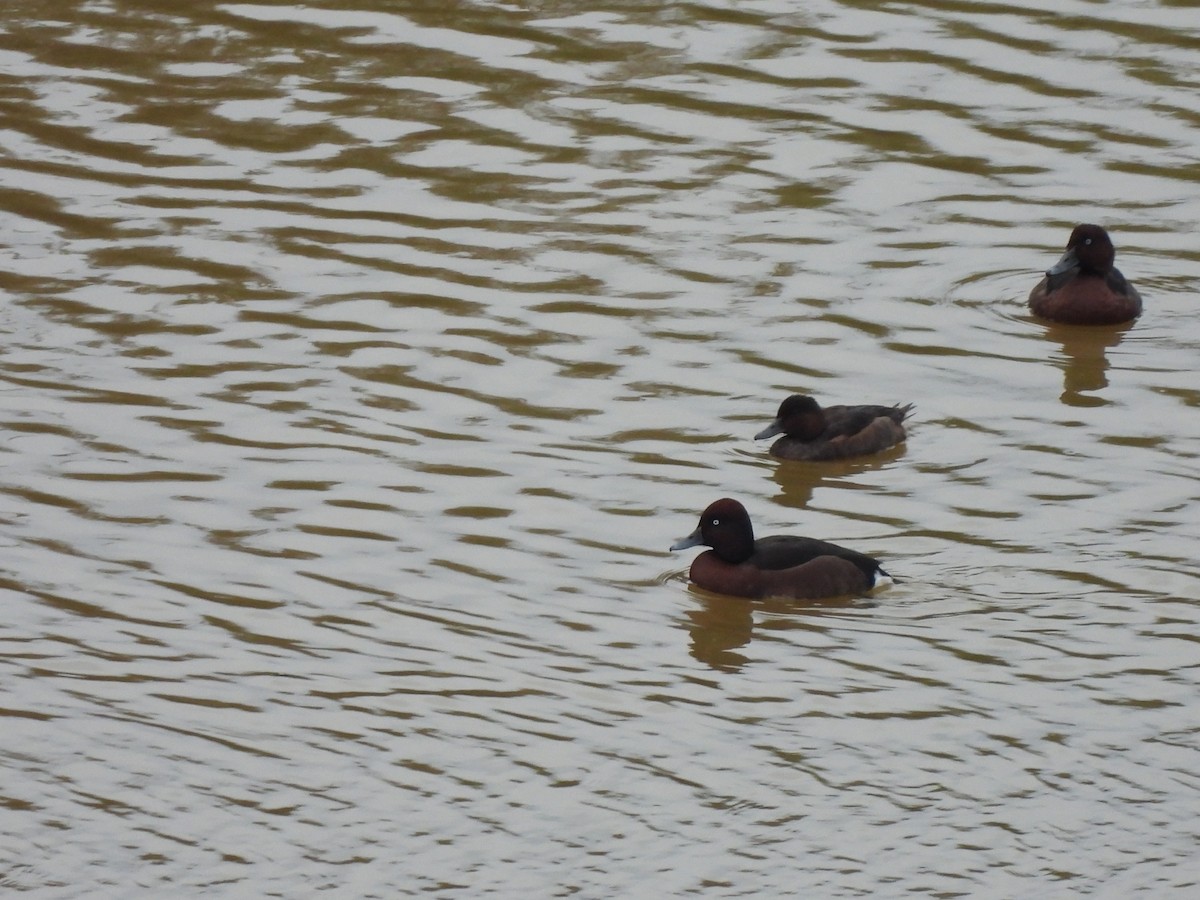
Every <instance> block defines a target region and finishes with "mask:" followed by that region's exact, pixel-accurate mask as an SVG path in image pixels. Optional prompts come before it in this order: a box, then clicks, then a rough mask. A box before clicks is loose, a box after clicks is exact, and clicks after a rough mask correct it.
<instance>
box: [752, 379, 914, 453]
mask: <svg viewBox="0 0 1200 900" xmlns="http://www.w3.org/2000/svg"><path fill="white" fill-rule="evenodd" d="M912 408H913V406H912V404H911V403H909V404H908V405H906V406H898V405H897V406H865V405H864V406H826V407H822V406H821V405H820V404H818V403H817V401H816V400H814V399H813V398H812V397H806V396H803V395H801V394H793V395H792V396H790V397H788V398H787V399H786V400H784V401H783V403H781V404H780V406H779V413H778V414H777V415H776V416H775V421H774V422H772V423H771V424H770V425H768V426H767V427H766V428H764V429H763V430H762V431H760V432H759V433H758V434H756V435H755V436H754V437H755V439H756V440H761V439H762V438H768V437H774V436H775V435H777V434H782V435H783V437H781V438H780V439H779V440H777V441H776V442H775V443H774V444H772V445H771V455H772V456H775V457H778V458H779V459H796V460H808V461H811V462H817V461H820V460H829V459H846V458H848V457H852V456H869V455H871V454H872V453H879V452H880V451H881V450H886V449H887V448H888V447H894V446H895V445H896V444H899V443H901V442H903V441H904V440H906V439H907V437H908V434H907V432H905V430H904V419H905V417H907V416H908V414H909V413H910V412H912Z"/></svg>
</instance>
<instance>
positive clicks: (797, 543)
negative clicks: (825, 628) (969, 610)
mask: <svg viewBox="0 0 1200 900" xmlns="http://www.w3.org/2000/svg"><path fill="white" fill-rule="evenodd" d="M699 546H706V547H711V548H712V549H710V550H706V551H705V552H704V553H701V554H700V555H699V556H697V557H696V558H695V560H693V561H692V567H691V571H690V573H689V576H690V578H691V580H692V583H693V584H695V585H696V586H698V587H701V588H704V589H705V590H707V591H712V592H713V593H716V594H727V595H729V596H731V597H746V598H749V599H760V598H763V597H786V598H791V599H795V600H822V599H829V598H832V597H843V596H852V595H861V594H865V593H867V592H868V591H869V590H871V588H873V587H874V586H875V579H876V577H877V576H879V575H883V576H885V577H888V578H890V577H891V576H890V575H888V573H887V572H885V571H884V570H883V567H882V566H880V564H879V561H878V560H876V559H874V558H873V557H870V556H867V555H866V554H865V553H859V552H857V551H855V550H849V549H847V548H846V547H839V546H838V545H837V544H831V543H829V542H828V541H820V540H817V539H815V538H807V537H793V536H790V535H775V536H771V537H765V538H759V539H758V540H755V539H754V528H753V526H751V524H750V515H749V513H747V512H746V508H745V507H744V506H742V504H740V503H739V502H738V501H736V500H732V499H730V498H728V497H726V498H723V499H721V500H717V501H716V502H714V503H711V504H709V506H708V508H707V509H705V510H704V512H703V513H702V514H701V516H700V524H699V525H698V526H697V527H696V530H695V531H693V532H692V533H691V534H689V535H688V536H687V537H685V538H683V539H681V540H679V541H677V542H675V543H674V544H672V545H671V549H672V550H685V549H687V548H688V547H699ZM893 580H894V579H893Z"/></svg>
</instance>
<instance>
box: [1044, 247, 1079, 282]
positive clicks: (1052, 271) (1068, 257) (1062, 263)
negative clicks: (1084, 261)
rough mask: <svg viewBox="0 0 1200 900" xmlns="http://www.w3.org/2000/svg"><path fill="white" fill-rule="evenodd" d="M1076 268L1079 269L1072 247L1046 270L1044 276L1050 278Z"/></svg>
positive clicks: (1077, 259) (1077, 258)
mask: <svg viewBox="0 0 1200 900" xmlns="http://www.w3.org/2000/svg"><path fill="white" fill-rule="evenodd" d="M1077 268H1079V257H1078V256H1076V255H1075V248H1074V247H1068V248H1067V251H1066V252H1065V253H1064V254H1063V255H1062V257H1060V258H1059V260H1058V262H1056V263H1055V264H1054V265H1052V266H1051V267H1050V268H1049V269H1047V270H1046V274H1047V275H1050V276H1054V275H1061V274H1063V273H1064V272H1070V271H1071V270H1072V269H1077Z"/></svg>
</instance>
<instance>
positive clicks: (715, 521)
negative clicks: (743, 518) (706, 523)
mask: <svg viewBox="0 0 1200 900" xmlns="http://www.w3.org/2000/svg"><path fill="white" fill-rule="evenodd" d="M712 523H713V524H714V525H720V524H721V520H720V519H713V520H712Z"/></svg>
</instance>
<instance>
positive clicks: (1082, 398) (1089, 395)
mask: <svg viewBox="0 0 1200 900" xmlns="http://www.w3.org/2000/svg"><path fill="white" fill-rule="evenodd" d="M1128 330H1129V326H1128V325H1117V326H1102V325H1098V326H1092V327H1084V328H1080V327H1079V326H1074V327H1072V326H1069V325H1067V326H1064V325H1056V326H1051V327H1049V328H1047V329H1046V336H1047V337H1048V338H1050V339H1052V340H1055V341H1057V342H1058V343H1059V344H1060V345H1061V346H1062V355H1061V357H1060V365H1061V366H1062V370H1063V391H1062V394H1061V395H1060V397H1059V399H1060V400H1061V401H1062V402H1063V404H1064V405H1066V406H1104V405H1106V404H1107V403H1108V402H1109V401H1107V400H1105V399H1104V398H1103V397H1100V396H1096V392H1097V391H1102V390H1104V388H1106V387H1108V350H1109V349H1110V348H1112V347H1115V346H1117V345H1118V344H1119V343H1121V339H1122V338H1123V337H1124V336H1125V333H1126V332H1127V331H1128Z"/></svg>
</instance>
